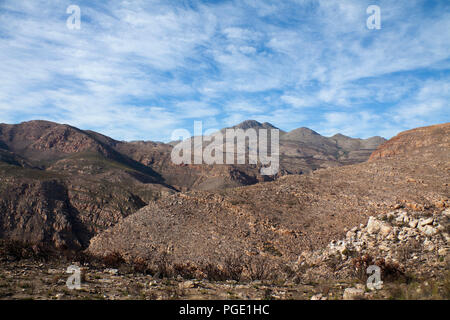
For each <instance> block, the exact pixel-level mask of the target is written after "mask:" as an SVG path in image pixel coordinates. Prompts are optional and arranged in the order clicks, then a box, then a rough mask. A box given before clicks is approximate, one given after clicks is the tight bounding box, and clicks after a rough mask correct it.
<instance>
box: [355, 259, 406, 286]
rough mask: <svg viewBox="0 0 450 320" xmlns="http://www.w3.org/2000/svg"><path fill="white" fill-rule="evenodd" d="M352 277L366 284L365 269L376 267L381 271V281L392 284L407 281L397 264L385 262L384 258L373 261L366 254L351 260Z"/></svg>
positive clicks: (366, 275)
mask: <svg viewBox="0 0 450 320" xmlns="http://www.w3.org/2000/svg"><path fill="white" fill-rule="evenodd" d="M352 265H353V268H354V275H355V276H356V277H357V278H358V279H359V280H361V281H363V282H366V281H367V278H368V276H369V275H368V274H367V268H368V267H369V266H371V265H376V266H378V267H380V269H381V280H382V281H383V282H392V281H397V280H406V281H407V280H408V277H407V276H406V274H405V272H404V270H403V268H402V267H401V266H400V265H399V264H398V263H393V262H387V261H386V260H385V259H384V258H378V259H374V258H373V257H372V256H370V255H368V254H366V255H363V256H359V257H356V258H354V259H353V260H352Z"/></svg>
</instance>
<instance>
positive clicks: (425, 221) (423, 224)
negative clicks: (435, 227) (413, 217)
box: [419, 217, 433, 227]
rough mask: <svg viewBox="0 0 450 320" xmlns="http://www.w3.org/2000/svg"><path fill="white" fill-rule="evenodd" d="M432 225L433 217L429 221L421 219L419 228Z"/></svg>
mask: <svg viewBox="0 0 450 320" xmlns="http://www.w3.org/2000/svg"><path fill="white" fill-rule="evenodd" d="M432 223H433V218H432V217H431V218H428V219H423V218H421V219H420V220H419V226H421V227H423V226H427V225H429V224H432Z"/></svg>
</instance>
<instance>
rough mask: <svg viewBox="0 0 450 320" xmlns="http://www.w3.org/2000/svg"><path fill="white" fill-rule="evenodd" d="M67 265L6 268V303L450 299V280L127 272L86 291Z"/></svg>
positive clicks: (2, 270)
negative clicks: (71, 281) (372, 282)
mask: <svg viewBox="0 0 450 320" xmlns="http://www.w3.org/2000/svg"><path fill="white" fill-rule="evenodd" d="M65 271H66V266H64V265H61V264H42V263H35V262H30V261H22V262H18V263H8V264H4V263H2V264H1V265H0V299H36V300H42V299H46V300H47V299H52V300H71V299H93V300H98V299H100V300H104V299H108V300H136V299H138V300H142V299H146V300H158V299H164V300H166V299H255V300H260V299H261V300H272V299H295V300H297V299H299V300H300V299H311V300H318V299H322V300H326V299H328V300H335V299H343V298H345V299H449V298H450V296H449V290H450V282H449V279H448V278H447V280H445V279H443V280H425V281H420V280H419V279H417V280H415V281H413V282H411V283H409V284H405V283H400V282H399V283H386V284H385V285H384V287H383V289H381V290H377V291H370V290H368V289H366V288H365V286H364V285H363V284H362V283H360V282H359V281H358V280H357V279H350V280H346V281H333V282H326V281H325V282H320V283H315V282H310V283H303V284H297V283H295V282H293V281H286V282H280V283H273V282H266V281H252V282H247V283H239V282H236V281H233V280H229V281H223V282H212V281H207V280H183V279H154V278H153V277H151V276H149V275H143V274H134V273H122V272H120V271H119V270H116V269H104V270H95V269H90V268H86V269H85V271H84V274H83V280H82V284H81V289H80V290H76V289H73V290H70V289H68V288H67V286H66V281H67V278H68V277H69V276H70V275H69V274H67V273H65Z"/></svg>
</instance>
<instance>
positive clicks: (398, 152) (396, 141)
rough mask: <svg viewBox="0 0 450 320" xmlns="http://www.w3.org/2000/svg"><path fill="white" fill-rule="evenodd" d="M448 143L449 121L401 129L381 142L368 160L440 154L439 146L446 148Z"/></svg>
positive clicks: (449, 141) (449, 133) (449, 134)
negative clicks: (401, 130)
mask: <svg viewBox="0 0 450 320" xmlns="http://www.w3.org/2000/svg"><path fill="white" fill-rule="evenodd" d="M449 143H450V123H443V124H438V125H434V126H428V127H421V128H416V129H412V130H408V131H403V132H401V133H399V134H398V135H396V136H395V137H393V138H392V139H390V140H389V141H386V142H385V143H383V144H381V145H380V146H379V147H378V148H377V150H375V151H374V152H373V153H372V155H371V156H370V158H369V161H377V159H383V158H389V157H397V158H399V157H408V156H414V155H418V154H424V153H425V154H429V155H432V154H433V153H436V154H438V155H439V154H441V152H440V151H439V149H440V148H444V150H445V149H446V148H448V145H449Z"/></svg>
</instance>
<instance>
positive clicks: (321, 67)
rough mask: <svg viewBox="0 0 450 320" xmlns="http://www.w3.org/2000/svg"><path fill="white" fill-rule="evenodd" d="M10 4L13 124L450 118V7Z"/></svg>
mask: <svg viewBox="0 0 450 320" xmlns="http://www.w3.org/2000/svg"><path fill="white" fill-rule="evenodd" d="M377 3H378V5H379V6H380V7H381V14H382V29H381V30H368V29H367V28H366V19H367V14H366V8H367V6H368V5H369V4H372V3H371V2H370V1H368V0H367V1H366V0H363V1H351V0H341V1H338V2H335V1H326V0H292V1H282V2H280V1H256V0H242V1H237V0H236V1H225V2H218V3H206V2H201V1H189V2H180V3H176V2H167V1H157V0H154V1H143V0H142V1H141V0H135V1H121V2H118V1H104V2H99V3H94V2H90V1H80V3H79V5H80V7H81V12H82V27H81V30H68V29H67V27H66V23H65V22H66V18H67V16H68V15H67V14H66V12H65V10H66V8H67V6H68V5H69V4H71V3H70V1H68V0H67V1H66V0H64V1H59V2H57V3H55V2H53V1H47V0H37V1H14V0H4V1H2V2H1V3H0V61H2V64H0V121H2V122H18V121H22V120H29V119H35V118H44V119H48V120H54V121H61V122H65V123H70V124H72V125H76V126H80V127H82V128H86V129H94V130H98V131H101V132H103V133H105V134H110V135H112V136H113V137H114V138H119V139H155V140H166V141H167V140H168V139H170V132H171V131H172V130H173V129H175V128H177V127H188V126H190V125H191V122H192V120H194V119H197V120H204V121H205V123H206V122H207V123H208V124H209V125H207V126H210V127H212V126H214V127H223V126H225V125H233V124H236V123H237V122H239V121H242V120H246V119H249V118H253V119H256V120H261V121H268V122H272V123H274V124H275V125H277V126H279V127H281V128H282V129H293V128H295V127H299V126H310V127H312V128H313V129H315V130H317V131H319V132H320V133H324V134H334V133H336V132H342V133H344V134H350V135H355V136H361V137H363V136H368V135H374V134H379V135H386V136H388V137H389V136H391V135H393V134H395V133H396V132H398V131H400V130H404V129H408V128H410V127H412V126H416V125H426V124H431V123H436V122H443V121H450V119H449V116H448V114H449V113H448V112H446V111H448V110H449V106H448V101H449V99H448V98H449V96H448V92H449V91H450V90H448V89H449V83H450V80H449V79H450V32H449V31H448V30H450V5H449V3H448V2H447V1H445V0H441V1H435V2H434V3H433V4H431V3H430V2H427V1H421V0H408V1H407V0H402V1H395V2H392V1H387V0H380V1H377Z"/></svg>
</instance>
